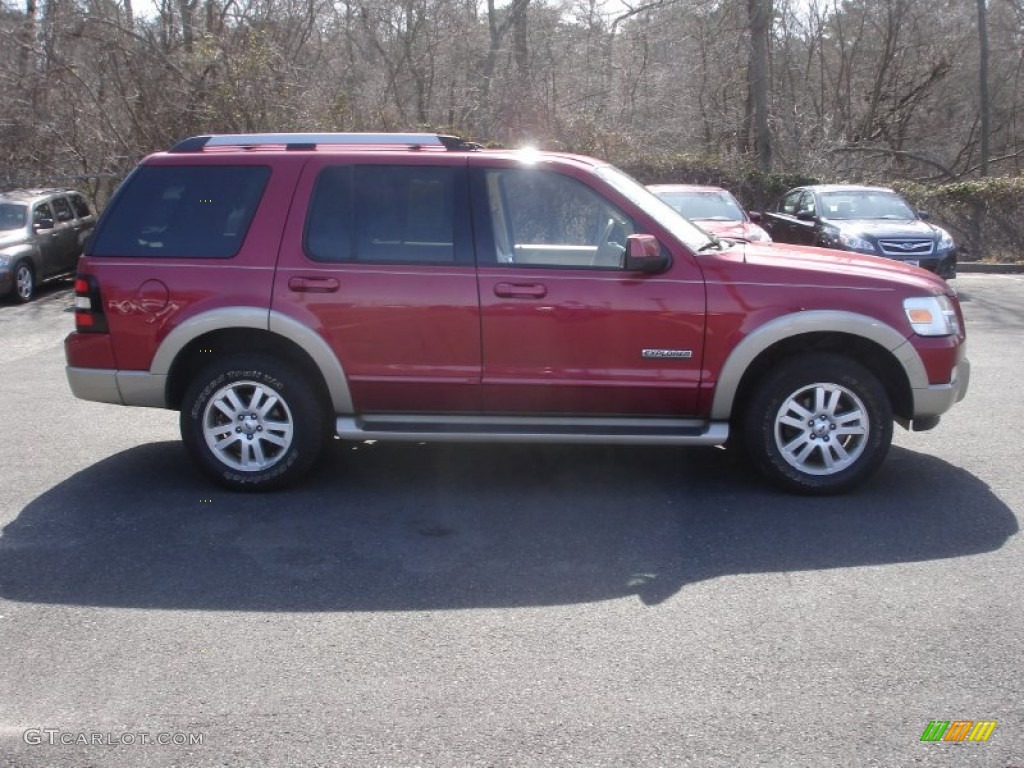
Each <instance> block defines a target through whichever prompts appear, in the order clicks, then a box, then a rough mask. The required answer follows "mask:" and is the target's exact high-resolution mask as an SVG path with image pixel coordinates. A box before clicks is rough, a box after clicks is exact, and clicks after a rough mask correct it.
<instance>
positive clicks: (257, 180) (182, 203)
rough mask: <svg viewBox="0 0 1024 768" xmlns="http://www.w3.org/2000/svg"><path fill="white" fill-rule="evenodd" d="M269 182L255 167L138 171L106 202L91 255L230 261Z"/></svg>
mask: <svg viewBox="0 0 1024 768" xmlns="http://www.w3.org/2000/svg"><path fill="white" fill-rule="evenodd" d="M269 178H270V169H269V168H267V167H265V166H261V165H235V166H229V165H224V166H219V165H218V166H213V165H195V166H189V165H179V166H161V165H150V166H144V167H142V168H139V169H138V170H137V171H136V172H135V173H133V174H132V175H131V176H130V177H129V178H128V180H127V181H125V183H124V184H123V185H122V186H121V189H120V190H119V191H118V193H117V196H116V197H115V198H114V200H113V201H112V203H111V206H110V208H109V209H108V213H107V215H106V216H105V217H104V218H105V221H106V223H105V224H104V225H102V226H101V228H100V230H99V232H98V233H97V235H96V237H95V240H94V241H93V244H92V247H91V252H92V253H93V254H95V255H97V256H134V257H147V256H165V257H181V258H214V259H218V258H230V257H231V256H234V255H235V254H236V253H238V250H239V249H240V248H241V247H242V241H243V240H244V238H245V235H246V234H247V233H248V231H249V224H250V223H251V222H252V217H253V215H254V214H255V213H256V207H257V206H258V205H259V202H260V198H261V197H262V195H263V190H264V188H265V187H266V185H267V181H268V180H269Z"/></svg>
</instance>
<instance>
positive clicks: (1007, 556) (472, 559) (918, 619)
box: [0, 274, 1024, 768]
mask: <svg viewBox="0 0 1024 768" xmlns="http://www.w3.org/2000/svg"><path fill="white" fill-rule="evenodd" d="M956 286H957V288H958V290H959V291H960V293H961V295H962V298H963V302H964V309H965V313H966V315H967V323H968V336H969V356H970V358H971V361H972V363H973V377H972V382H971V390H970V392H969V394H968V397H967V399H966V400H965V401H964V402H962V403H960V405H959V406H958V407H957V408H955V409H954V410H953V411H952V412H951V413H950V414H948V415H947V416H946V417H945V418H944V419H943V422H942V423H941V424H940V425H939V427H938V428H937V429H936V430H934V431H932V432H928V433H907V432H905V431H903V430H901V429H897V431H896V442H895V445H894V448H893V450H892V452H891V454H890V456H889V458H888V460H887V462H886V464H885V465H884V466H883V468H882V470H881V471H880V472H879V473H878V475H877V476H876V477H875V478H873V479H872V480H871V481H870V482H869V483H867V484H866V485H865V486H863V487H862V488H861V489H859V490H858V491H857V492H856V493H853V494H851V495H848V496H843V497H838V498H827V499H803V498H797V497H791V496H786V495H782V494H779V493H776V492H775V491H772V490H770V489H768V488H766V487H765V486H764V485H763V484H762V483H761V482H760V481H758V480H757V479H755V478H753V477H751V476H749V475H748V474H747V473H746V472H745V471H744V470H743V468H742V467H741V466H737V465H736V464H735V463H734V462H733V461H732V460H730V459H729V457H728V456H727V455H726V454H725V452H723V451H719V450H713V449H665V448H629V447H608V448H601V447H550V446H549V447H531V446H496V447H481V446H458V445H436V446H427V445H384V444H372V445H350V444H342V443H340V442H338V443H336V444H335V445H334V447H333V451H332V454H333V455H331V456H330V457H329V459H328V461H327V463H326V466H325V468H324V469H323V471H321V472H320V473H319V474H317V475H316V476H315V477H314V478H312V479H311V481H310V482H308V483H307V484H305V485H303V486H301V487H300V488H297V489H294V490H291V491H287V492H282V493H275V494H267V495H260V496H249V495H237V494H232V493H228V492H225V491H221V490H219V489H216V488H214V487H211V486H210V485H208V484H206V483H205V482H204V481H203V480H201V479H200V478H199V476H198V475H197V474H196V473H195V472H194V471H193V470H192V468H191V466H190V465H189V464H188V462H187V460H186V458H185V456H184V452H183V450H182V448H181V446H180V445H179V443H178V433H177V419H176V414H173V413H169V412H163V411H157V410H141V409H126V408H118V407H114V406H105V405H101V404H97V403H87V402H82V401H78V400H75V399H74V398H73V397H72V396H71V394H70V392H69V390H68V388H67V384H66V382H65V378H64V374H63V350H62V339H63V336H64V335H65V334H66V333H67V332H68V331H69V330H70V326H71V324H72V321H71V317H70V314H69V313H68V312H67V310H68V308H69V307H70V304H71V296H70V291H69V289H68V287H67V285H66V284H65V285H58V286H56V287H51V288H48V289H46V290H45V291H44V293H43V294H42V295H41V296H40V298H39V299H38V300H37V301H35V302H33V303H31V304H29V305H25V306H14V305H9V304H2V305H0V395H2V402H3V406H4V415H3V429H4V434H5V439H4V440H3V441H2V443H0V473H2V475H0V476H2V477H3V482H0V528H2V536H0V660H2V661H0V765H3V766H18V767H19V768H21V767H23V766H24V767H32V766H126V765H137V766H250V765H251V766H264V765H267V766H270V765H273V766H278V765H280V766H284V765H304V766H313V765H331V766H334V765H337V766H388V767H389V768H412V766H424V767H426V766H430V767H434V766H436V767H438V768H448V767H451V768H456V767H460V768H461V767H463V766H510V767H516V768H518V767H519V766H524V767H525V766H586V767H588V768H591V767H595V768H596V767H598V766H666V767H668V766H723V767H725V766H730V767H731V766H908V765H914V766H988V767H991V766H995V767H996V768H1007V767H1008V766H1024V674H1022V673H1021V669H1022V660H1024V610H1022V608H1024V590H1022V587H1024V577H1022V573H1024V544H1022V543H1021V536H1020V534H1019V532H1020V523H1021V518H1022V515H1024V479H1022V473H1021V469H1020V465H1021V459H1020V454H1021V447H1022V443H1021V438H1020V434H1019V433H1018V432H1017V431H1016V424H1018V423H1022V422H1024V403H1022V398H1021V397H1020V394H1019V393H1020V389H1021V387H1020V382H1021V381H1022V380H1024V355H1022V354H1021V353H1020V349H1021V342H1022V339H1024V276H1020V275H983V274H966V275H962V276H961V277H960V278H958V279H957V281H956ZM968 720H970V721H995V722H996V723H997V724H996V726H995V728H994V729H993V730H992V732H991V735H990V737H989V739H988V740H987V741H985V742H980V743H977V742H968V741H963V742H934V743H933V742H923V741H921V737H922V734H923V732H924V731H925V729H926V727H927V726H928V725H929V723H930V722H931V721H968Z"/></svg>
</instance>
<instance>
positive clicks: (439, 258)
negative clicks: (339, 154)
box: [305, 165, 456, 264]
mask: <svg viewBox="0 0 1024 768" xmlns="http://www.w3.org/2000/svg"><path fill="white" fill-rule="evenodd" d="M455 189H456V170H455V169H454V168H449V167H432V166H391V165H385V166H374V165H358V166H334V167H331V168H325V169H324V170H323V171H321V172H320V175H319V176H318V177H317V180H316V186H315V187H314V189H313V197H312V200H311V201H310V206H309V214H308V217H307V220H306V236H305V242H306V253H307V254H308V255H309V257H310V258H311V259H313V260H315V261H328V262H352V261H356V262H368V263H375V264H452V263H454V262H455V234H454V220H455V213H454V205H455Z"/></svg>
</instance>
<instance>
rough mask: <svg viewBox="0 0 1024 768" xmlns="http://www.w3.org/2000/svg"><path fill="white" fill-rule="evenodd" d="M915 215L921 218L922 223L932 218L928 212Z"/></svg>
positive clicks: (919, 212)
mask: <svg viewBox="0 0 1024 768" xmlns="http://www.w3.org/2000/svg"><path fill="white" fill-rule="evenodd" d="M917 215H918V216H920V217H921V220H922V221H928V219H930V218H931V217H932V215H931V214H930V213H928V211H918V212H917Z"/></svg>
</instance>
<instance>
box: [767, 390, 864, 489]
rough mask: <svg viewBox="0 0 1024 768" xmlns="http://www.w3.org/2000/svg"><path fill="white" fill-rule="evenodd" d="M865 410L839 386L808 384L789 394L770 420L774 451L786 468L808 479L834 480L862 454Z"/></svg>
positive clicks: (853, 396)
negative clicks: (821, 476) (772, 430)
mask: <svg viewBox="0 0 1024 768" xmlns="http://www.w3.org/2000/svg"><path fill="white" fill-rule="evenodd" d="M870 431H871V427H870V423H869V417H868V409H867V408H866V407H865V406H864V402H863V401H862V400H861V399H860V398H859V397H857V395H856V394H854V393H853V392H852V391H851V390H849V389H847V388H846V387H843V386H840V385H838V384H824V383H818V384H810V385H808V386H806V387H802V388H800V389H798V390H797V391H796V392H794V393H793V394H791V395H790V396H789V397H788V398H787V399H786V400H785V401H784V402H783V403H782V406H781V407H780V408H779V410H778V413H777V414H776V416H775V445H776V446H777V447H778V449H779V453H780V454H781V455H782V458H783V459H785V461H786V463H787V464H789V465H790V466H791V467H793V468H794V469H797V470H799V471H800V472H803V473H805V474H808V475H834V474H836V473H837V472H842V471H843V470H844V469H847V468H849V467H850V466H852V465H853V464H854V463H855V462H856V461H857V459H859V458H860V457H861V456H862V455H863V453H864V451H865V450H867V444H868V435H869V434H870Z"/></svg>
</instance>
